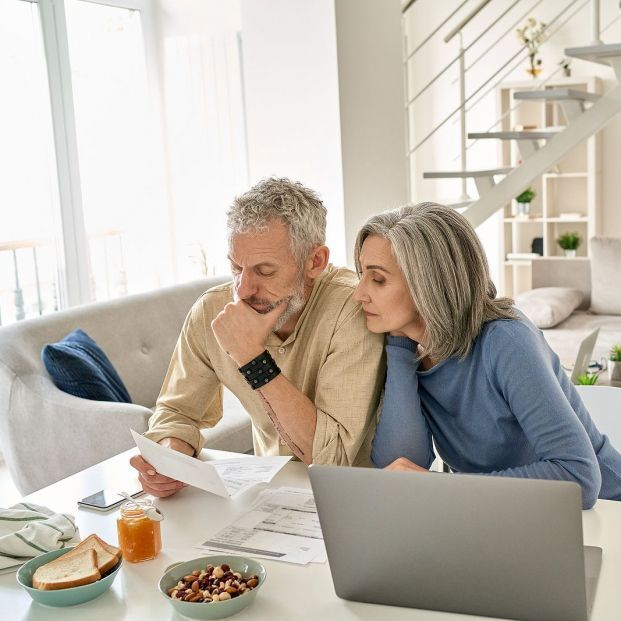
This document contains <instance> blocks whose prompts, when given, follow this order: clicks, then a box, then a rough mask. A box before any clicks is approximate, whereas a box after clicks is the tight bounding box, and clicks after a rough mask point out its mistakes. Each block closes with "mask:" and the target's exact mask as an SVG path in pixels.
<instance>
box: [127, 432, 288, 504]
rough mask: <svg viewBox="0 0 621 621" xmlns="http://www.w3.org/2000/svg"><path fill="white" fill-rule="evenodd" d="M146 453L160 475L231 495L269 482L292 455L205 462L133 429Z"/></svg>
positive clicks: (226, 496) (208, 490)
mask: <svg viewBox="0 0 621 621" xmlns="http://www.w3.org/2000/svg"><path fill="white" fill-rule="evenodd" d="M132 435H133V436H134V441H135V442H136V446H137V447H138V448H139V449H140V453H141V454H142V456H143V457H144V458H145V459H146V460H147V461H148V462H149V463H150V464H151V465H152V466H153V467H154V468H155V470H157V472H158V473H159V474H163V475H164V476H167V477H171V478H173V479H176V480H177V481H182V482H183V483H187V484H188V485H192V486H194V487H198V488H200V489H204V490H205V491H207V492H212V493H213V494H217V495H218V496H224V497H225V498H228V497H230V496H234V495H236V494H239V493H240V492H242V491H244V490H246V489H248V488H249V487H252V486H254V485H257V484H258V483H269V482H270V481H271V480H272V479H273V478H274V477H275V476H276V474H277V473H278V471H279V470H280V469H281V468H282V467H283V466H284V465H285V464H286V463H287V462H288V461H289V460H290V459H291V456H282V457H280V456H276V457H252V456H244V457H239V458H236V459H218V460H216V461H201V460H200V459H196V458H195V457H189V456H188V455H184V454H183V453H179V452H178V451H173V450H172V449H169V448H166V447H164V446H162V445H160V444H157V443H156V442H153V441H151V440H149V439H147V438H145V437H144V436H142V435H140V434H139V433H136V432H135V431H133V430H132Z"/></svg>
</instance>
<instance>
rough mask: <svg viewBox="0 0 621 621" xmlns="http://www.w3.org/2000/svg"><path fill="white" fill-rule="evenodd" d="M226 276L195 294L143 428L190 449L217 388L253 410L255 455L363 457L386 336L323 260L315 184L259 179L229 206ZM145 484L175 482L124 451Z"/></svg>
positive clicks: (336, 460)
mask: <svg viewBox="0 0 621 621" xmlns="http://www.w3.org/2000/svg"><path fill="white" fill-rule="evenodd" d="M227 215H228V229H229V255H228V258H229V260H230V263H231V271H232V273H233V282H232V283H229V284H226V285H221V286H218V287H214V288H213V289H210V290H208V291H206V292H205V293H204V294H203V295H202V296H201V297H200V298H199V299H198V300H197V302H196V303H195V304H194V306H193V307H192V309H191V310H190V312H189V314H188V316H187V318H186V321H185V323H184V325H183V328H182V331H181V335H180V337H179V340H178V342H177V346H176V348H175V351H174V353H173V356H172V360H171V363H170V366H169V369H168V373H167V374H166V378H165V379H164V385H163V386H162V390H161V392H160V396H159V398H158V401H157V406H156V409H155V413H154V414H153V416H152V417H151V419H150V421H149V430H148V432H147V433H146V436H147V437H149V438H150V439H152V440H154V441H156V442H159V443H160V444H163V445H165V446H168V447H170V448H172V449H175V450H178V451H181V452H183V453H186V454H188V455H195V454H197V453H198V452H199V451H200V450H201V448H202V436H201V434H200V429H203V428H208V427H213V426H214V425H216V424H217V423H218V421H219V420H220V418H221V417H222V400H221V389H222V386H223V385H224V386H226V387H227V388H228V389H229V390H231V391H232V392H233V393H234V394H235V395H236V396H237V398H238V399H239V400H240V401H241V403H242V404H243V406H244V407H245V409H246V410H247V411H248V413H249V414H250V417H251V419H252V425H253V441H254V450H255V454H257V455H279V454H280V455H291V454H293V455H294V456H296V457H297V458H299V459H300V460H302V461H303V462H305V463H306V464H311V463H321V464H335V465H367V464H369V463H370V461H369V454H370V443H371V439H372V437H373V433H374V431H375V423H376V420H375V412H376V408H377V403H378V398H379V393H380V389H381V386H382V384H383V380H384V370H385V368H384V358H383V337H382V335H378V334H373V333H372V332H370V331H368V330H367V327H366V321H365V317H364V315H363V313H362V310H361V308H360V305H359V304H358V303H357V302H356V301H355V300H354V299H353V292H354V289H355V287H356V284H357V278H356V276H355V274H354V273H353V272H351V271H350V270H347V269H343V268H335V267H333V266H332V265H330V264H329V263H328V259H329V250H328V248H327V247H326V245H325V229H326V209H325V207H324V206H323V204H322V202H321V200H320V199H319V197H318V196H317V195H316V194H315V192H313V191H312V190H310V189H308V188H306V187H304V186H303V185H301V184H300V183H295V182H292V181H290V180H289V179H275V178H271V179H266V180H263V181H261V182H260V183H258V184H257V185H255V186H254V187H253V188H251V189H250V190H249V191H248V192H246V193H245V194H243V195H242V196H240V197H238V198H236V199H235V201H234V202H233V205H232V206H231V208H230V209H229V212H228V214H227ZM131 463H132V465H133V466H134V467H135V468H136V469H137V470H139V473H140V474H139V478H140V481H141V483H142V486H143V488H144V489H145V491H147V492H148V493H150V494H153V495H155V496H168V495H170V494H174V493H175V492H176V491H177V490H178V489H180V488H181V487H183V483H180V482H179V481H175V480H173V479H170V478H168V477H165V476H163V475H160V474H158V473H157V472H155V470H154V469H153V467H152V466H151V465H150V464H148V463H147V462H146V461H145V460H144V459H143V458H142V457H141V456H135V457H133V458H132V459H131Z"/></svg>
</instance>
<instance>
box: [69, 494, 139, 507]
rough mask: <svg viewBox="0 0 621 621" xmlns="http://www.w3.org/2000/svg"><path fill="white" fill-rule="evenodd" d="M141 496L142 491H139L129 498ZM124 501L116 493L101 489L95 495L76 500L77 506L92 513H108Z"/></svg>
mask: <svg viewBox="0 0 621 621" xmlns="http://www.w3.org/2000/svg"><path fill="white" fill-rule="evenodd" d="M142 494H144V490H142V489H140V490H137V491H135V492H132V493H131V494H130V496H131V497H132V498H137V497H138V496H140V495H142ZM125 501H126V499H125V498H123V497H122V496H119V495H118V494H117V493H116V492H111V491H109V490H105V489H102V490H99V491H98V492H96V493H95V494H91V495H90V496H87V497H86V498H82V500H78V506H80V507H83V508H85V509H93V510H94V511H110V510H111V509H116V507H119V506H121V505H122V504H123V503H124V502H125Z"/></svg>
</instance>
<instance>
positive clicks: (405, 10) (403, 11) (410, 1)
mask: <svg viewBox="0 0 621 621" xmlns="http://www.w3.org/2000/svg"><path fill="white" fill-rule="evenodd" d="M466 1H467V0H466ZM415 2H416V0H408V1H407V2H406V3H405V5H404V6H402V7H401V13H402V14H403V15H405V14H406V13H407V11H408V9H409V8H410V7H411V6H412V5H413V4H414V3H415Z"/></svg>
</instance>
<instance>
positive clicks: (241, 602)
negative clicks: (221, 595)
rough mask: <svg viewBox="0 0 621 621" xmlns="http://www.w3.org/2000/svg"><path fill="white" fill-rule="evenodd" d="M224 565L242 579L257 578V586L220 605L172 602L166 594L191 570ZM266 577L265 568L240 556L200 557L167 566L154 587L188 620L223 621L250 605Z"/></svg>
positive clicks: (177, 600)
mask: <svg viewBox="0 0 621 621" xmlns="http://www.w3.org/2000/svg"><path fill="white" fill-rule="evenodd" d="M224 563H226V564H227V565H229V566H230V568H231V571H237V572H239V573H241V574H242V575H243V576H249V575H250V576H259V584H258V585H257V586H256V587H255V588H254V589H252V591H250V592H249V593H246V594H245V595H240V596H239V597H235V598H233V599H229V600H226V601H224V602H200V603H197V602H184V601H182V600H180V599H173V598H172V597H170V596H169V595H168V593H167V591H168V589H170V588H172V587H174V586H175V585H176V584H177V582H179V580H180V579H181V578H183V576H187V575H188V574H190V573H192V571H194V570H195V569H205V567H207V565H213V566H214V567H215V566H217V565H222V564H224ZM266 576H267V572H266V571H265V567H263V565H261V563H259V562H258V561H255V560H253V559H251V558H245V557H243V556H232V555H230V554H219V555H217V556H201V557H200V558H195V559H192V560H191V561H185V562H184V563H176V564H174V565H171V566H170V567H169V568H168V569H167V570H166V573H165V574H164V575H163V576H162V577H161V578H160V582H159V585H158V586H159V589H160V593H161V594H162V595H163V596H164V597H165V598H166V599H167V600H168V601H169V602H170V605H171V606H172V607H173V608H174V609H175V610H176V611H177V612H178V613H179V614H182V615H184V616H186V617H190V618H191V619H207V620H209V619H223V618H225V617H230V616H232V615H234V614H237V613H238V612H240V611H241V610H243V609H244V608H246V607H248V606H250V604H252V602H253V601H254V600H255V598H256V596H257V592H258V590H259V589H260V588H261V587H262V586H263V583H264V582H265V578H266Z"/></svg>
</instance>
